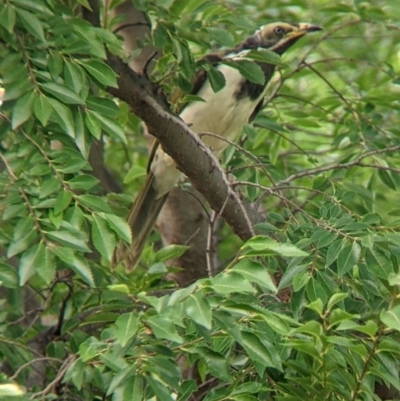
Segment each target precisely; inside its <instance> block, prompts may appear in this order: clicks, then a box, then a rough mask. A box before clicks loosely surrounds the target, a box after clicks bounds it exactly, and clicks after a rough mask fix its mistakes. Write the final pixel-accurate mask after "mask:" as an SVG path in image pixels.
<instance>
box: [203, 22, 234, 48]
mask: <svg viewBox="0 0 400 401" xmlns="http://www.w3.org/2000/svg"><path fill="white" fill-rule="evenodd" d="M207 32H208V33H209V35H210V36H211V37H212V38H213V39H214V40H216V41H217V42H218V43H219V44H221V45H222V46H226V47H228V48H230V49H231V48H233V47H235V39H234V37H233V35H232V34H231V33H230V32H229V31H228V30H226V29H222V28H215V27H210V28H207Z"/></svg>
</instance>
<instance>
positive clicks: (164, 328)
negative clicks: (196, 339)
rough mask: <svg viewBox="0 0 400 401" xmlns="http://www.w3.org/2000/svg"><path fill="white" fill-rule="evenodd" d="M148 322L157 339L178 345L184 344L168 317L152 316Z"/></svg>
mask: <svg viewBox="0 0 400 401" xmlns="http://www.w3.org/2000/svg"><path fill="white" fill-rule="evenodd" d="M146 321H147V323H148V324H149V326H150V327H151V329H152V331H153V333H154V335H155V336H156V338H159V339H165V340H169V341H173V342H175V343H178V344H181V343H182V342H183V339H182V337H181V336H180V335H179V334H178V332H177V331H176V328H175V326H174V324H173V323H172V321H171V320H170V319H168V318H167V317H166V316H162V315H156V316H150V317H149V318H147V319H146Z"/></svg>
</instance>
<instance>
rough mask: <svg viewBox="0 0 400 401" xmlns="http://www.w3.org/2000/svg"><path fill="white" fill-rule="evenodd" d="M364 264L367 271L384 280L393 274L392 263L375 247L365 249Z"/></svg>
mask: <svg viewBox="0 0 400 401" xmlns="http://www.w3.org/2000/svg"><path fill="white" fill-rule="evenodd" d="M365 262H366V264H367V267H368V270H369V271H371V272H372V273H374V274H375V275H376V276H377V277H379V278H382V279H384V280H387V279H388V277H389V275H390V274H391V273H393V263H392V261H391V260H390V259H389V258H388V257H387V256H386V255H385V254H384V253H383V252H382V251H380V250H379V249H377V248H376V247H375V246H374V247H372V248H367V249H366V251H365Z"/></svg>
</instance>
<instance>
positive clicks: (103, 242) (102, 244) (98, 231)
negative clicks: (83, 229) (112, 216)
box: [92, 214, 115, 262]
mask: <svg viewBox="0 0 400 401" xmlns="http://www.w3.org/2000/svg"><path fill="white" fill-rule="evenodd" d="M92 241H93V245H94V246H95V248H96V249H97V250H98V251H99V252H100V254H101V255H102V256H103V257H104V258H106V259H107V260H108V261H109V262H110V261H111V259H112V256H113V251H114V248H115V237H114V234H113V233H112V232H111V230H110V228H109V226H108V224H107V222H106V220H104V219H103V218H102V217H101V216H100V215H97V214H94V215H93V224H92Z"/></svg>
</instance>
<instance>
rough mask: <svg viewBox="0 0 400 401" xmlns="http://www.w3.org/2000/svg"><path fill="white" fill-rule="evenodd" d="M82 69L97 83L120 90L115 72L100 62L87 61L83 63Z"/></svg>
mask: <svg viewBox="0 0 400 401" xmlns="http://www.w3.org/2000/svg"><path fill="white" fill-rule="evenodd" d="M81 65H82V67H83V68H84V69H85V70H86V71H87V72H88V73H89V74H90V75H91V76H92V77H94V78H95V79H96V80H97V81H99V82H100V83H102V84H103V85H105V86H111V87H112V88H118V84H117V78H116V74H115V72H114V70H113V69H112V68H110V67H109V66H108V65H107V64H105V63H103V62H102V61H100V60H87V61H82V62H81Z"/></svg>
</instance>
